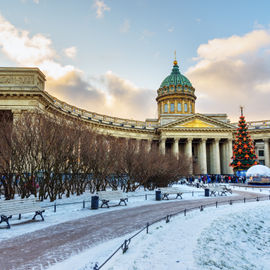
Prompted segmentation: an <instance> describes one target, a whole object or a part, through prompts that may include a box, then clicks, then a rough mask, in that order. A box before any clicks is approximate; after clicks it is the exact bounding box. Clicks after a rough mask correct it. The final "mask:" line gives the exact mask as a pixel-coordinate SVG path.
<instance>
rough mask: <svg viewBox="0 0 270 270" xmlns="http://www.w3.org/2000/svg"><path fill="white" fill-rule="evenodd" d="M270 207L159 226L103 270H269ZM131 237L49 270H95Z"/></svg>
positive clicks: (210, 213)
mask: <svg viewBox="0 0 270 270" xmlns="http://www.w3.org/2000/svg"><path fill="white" fill-rule="evenodd" d="M269 207H270V202H269V201H264V202H253V203H246V204H237V205H234V206H222V207H219V208H217V209H216V208H207V209H205V210H204V211H203V212H199V211H193V212H188V213H187V216H186V217H185V216H183V215H179V216H177V217H174V218H172V219H171V221H170V222H169V223H167V224H166V223H165V221H162V222H159V223H157V224H154V225H153V226H151V227H150V229H149V234H146V233H145V232H142V233H141V234H140V235H138V236H137V237H135V238H134V239H132V241H131V243H130V245H129V249H128V251H127V252H126V253H125V254H122V253H121V251H119V252H118V253H117V254H116V255H115V256H114V257H113V258H112V259H111V260H110V261H109V262H108V263H107V264H106V265H104V267H102V269H104V270H106V269H107V270H129V269H130V270H131V269H139V270H144V269H145V270H146V269H155V270H162V269H171V270H174V269H175V270H176V269H181V270H197V269H200V270H218V269H223V270H229V269H230V270H244V269H249V270H259V269H260V270H262V269H265V270H269V269H270V241H269V239H270V213H269V211H267V209H269ZM128 237H130V235H126V236H123V237H121V238H117V239H113V240H111V241H108V242H105V243H102V244H100V245H98V246H96V247H94V248H91V249H89V250H87V251H85V252H83V253H80V254H78V255H75V256H73V257H70V258H69V259H68V260H66V261H63V262H61V263H58V264H55V265H54V266H52V267H51V268H49V270H60V269H65V270H74V269H77V270H90V269H93V266H94V265H95V263H96V262H99V265H100V264H101V263H102V262H103V261H105V259H106V258H107V257H108V256H109V255H111V254H112V253H113V251H114V250H115V249H116V248H117V247H118V246H120V245H121V244H122V243H123V241H124V240H125V239H128Z"/></svg>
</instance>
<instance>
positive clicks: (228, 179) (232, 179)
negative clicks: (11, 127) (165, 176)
mask: <svg viewBox="0 0 270 270" xmlns="http://www.w3.org/2000/svg"><path fill="white" fill-rule="evenodd" d="M195 179H197V180H198V181H199V182H202V183H203V184H208V183H243V184H244V183H245V182H246V177H245V176H240V177H238V176H236V175H233V174H226V175H222V174H202V175H195V176H194V175H192V176H189V177H188V178H187V180H188V181H189V182H190V183H192V182H194V181H195Z"/></svg>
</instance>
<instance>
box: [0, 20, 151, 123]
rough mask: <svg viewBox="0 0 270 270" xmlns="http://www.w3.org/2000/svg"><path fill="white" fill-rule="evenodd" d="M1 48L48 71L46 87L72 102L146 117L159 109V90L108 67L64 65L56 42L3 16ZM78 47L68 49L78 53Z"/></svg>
mask: <svg viewBox="0 0 270 270" xmlns="http://www.w3.org/2000/svg"><path fill="white" fill-rule="evenodd" d="M0 50H1V52H2V53H3V54H5V55H6V56H7V57H8V58H9V59H11V60H12V61H13V62H14V63H15V64H16V65H19V66H30V67H33V66H37V67H39V68H40V69H41V70H42V71H43V72H44V73H45V75H46V79H47V81H46V91H48V92H49V93H50V94H51V95H53V96H55V97H57V98H59V99H60V100H63V101H66V102H67V103H70V104H71V105H74V106H77V107H80V108H84V109H86V110H89V111H93V112H98V113H103V114H109V115H112V116H116V117H128V118H134V119H140V120H144V119H145V117H146V116H148V117H152V116H153V114H154V112H155V111H156V108H155V107H156V104H155V95H156V93H155V91H152V90H149V89H142V88H139V87H137V86H136V85H135V84H133V83H132V82H130V81H128V80H126V79H124V78H121V77H120V76H118V75H116V74H114V73H113V72H112V71H108V72H106V73H105V74H103V75H101V76H99V77H96V78H94V77H91V76H90V79H88V80H86V79H85V78H86V77H88V78H89V76H88V75H87V76H86V74H84V73H83V72H82V71H81V70H80V69H78V68H77V67H75V66H73V65H62V64H61V63H60V61H59V59H60V57H59V55H58V54H57V52H56V51H55V50H54V49H53V42H52V40H51V39H49V38H48V37H45V36H44V35H42V34H36V35H33V36H31V35H30V33H29V32H28V31H25V30H19V29H17V28H16V27H15V26H14V25H12V24H11V23H10V22H8V21H7V20H6V19H5V18H4V17H2V16H0ZM76 51H77V50H76V47H70V48H67V49H64V52H65V54H66V55H67V56H68V57H75V55H76Z"/></svg>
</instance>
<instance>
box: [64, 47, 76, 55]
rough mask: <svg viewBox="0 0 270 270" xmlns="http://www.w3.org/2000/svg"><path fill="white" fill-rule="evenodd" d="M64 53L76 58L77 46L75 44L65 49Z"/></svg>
mask: <svg viewBox="0 0 270 270" xmlns="http://www.w3.org/2000/svg"><path fill="white" fill-rule="evenodd" d="M64 53H65V55H66V56H67V57H69V58H75V57H76V55H77V48H76V47H75V46H72V47H70V48H66V49H64Z"/></svg>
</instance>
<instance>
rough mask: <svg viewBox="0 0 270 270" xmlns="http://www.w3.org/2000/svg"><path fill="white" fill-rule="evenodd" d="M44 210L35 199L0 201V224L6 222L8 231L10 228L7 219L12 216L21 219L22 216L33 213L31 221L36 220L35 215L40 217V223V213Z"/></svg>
mask: <svg viewBox="0 0 270 270" xmlns="http://www.w3.org/2000/svg"><path fill="white" fill-rule="evenodd" d="M44 211H45V210H44V209H42V208H41V207H40V202H39V201H37V200H36V198H27V199H20V200H6V201H5V200H0V217H1V220H0V223H2V222H6V223H7V226H8V229H9V228H10V224H9V219H10V218H12V216H13V215H19V219H21V215H22V214H26V213H31V212H34V213H35V215H34V216H33V218H32V220H34V219H35V218H36V216H37V215H39V216H41V218H42V221H44V218H43V215H42V213H43V212H44Z"/></svg>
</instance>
